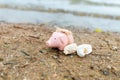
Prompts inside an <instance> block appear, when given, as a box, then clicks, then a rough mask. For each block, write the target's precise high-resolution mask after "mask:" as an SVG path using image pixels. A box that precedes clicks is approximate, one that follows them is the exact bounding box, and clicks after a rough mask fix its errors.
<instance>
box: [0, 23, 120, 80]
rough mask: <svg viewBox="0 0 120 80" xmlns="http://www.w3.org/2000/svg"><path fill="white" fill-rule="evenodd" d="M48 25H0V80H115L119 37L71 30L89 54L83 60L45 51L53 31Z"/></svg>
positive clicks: (119, 60) (119, 67)
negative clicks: (90, 47)
mask: <svg viewBox="0 0 120 80" xmlns="http://www.w3.org/2000/svg"><path fill="white" fill-rule="evenodd" d="M50 27H51V26H50V25H48V24H41V25H33V24H10V23H0V80H119V79H120V53H119V52H120V33H113V32H101V33H97V32H94V31H92V30H89V29H77V28H72V27H71V28H70V27H66V28H67V29H69V30H72V32H73V35H74V37H75V42H76V43H77V44H83V43H88V44H91V45H92V46H93V52H92V53H91V54H90V55H87V56H86V57H84V58H80V57H79V56H77V55H76V54H72V55H67V56H66V55H64V54H63V52H62V51H59V50H57V49H51V48H48V47H46V45H45V41H46V40H48V38H49V37H50V35H51V34H52V32H53V31H55V28H50Z"/></svg>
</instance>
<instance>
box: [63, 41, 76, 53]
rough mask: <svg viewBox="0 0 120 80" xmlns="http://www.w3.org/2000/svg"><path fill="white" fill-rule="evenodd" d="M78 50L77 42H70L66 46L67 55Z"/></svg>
mask: <svg viewBox="0 0 120 80" xmlns="http://www.w3.org/2000/svg"><path fill="white" fill-rule="evenodd" d="M76 51H77V44H76V43H72V44H69V45H67V46H66V47H65V48H64V53H65V55H67V54H72V53H74V52H76Z"/></svg>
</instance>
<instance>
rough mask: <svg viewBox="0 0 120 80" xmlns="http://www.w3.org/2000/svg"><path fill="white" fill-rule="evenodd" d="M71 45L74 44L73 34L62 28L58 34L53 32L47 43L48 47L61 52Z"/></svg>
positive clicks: (58, 30)
mask: <svg viewBox="0 0 120 80" xmlns="http://www.w3.org/2000/svg"><path fill="white" fill-rule="evenodd" d="M71 43H74V38H73V35H72V33H71V32H70V31H68V30H66V29H61V28H58V29H57V30H56V32H53V34H52V36H51V37H50V38H49V40H48V41H46V45H47V46H48V47H51V48H58V49H59V50H64V47H65V46H67V45H68V44H71Z"/></svg>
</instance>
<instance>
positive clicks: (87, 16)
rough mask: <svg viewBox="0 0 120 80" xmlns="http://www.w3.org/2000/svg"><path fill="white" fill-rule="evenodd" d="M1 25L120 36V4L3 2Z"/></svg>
mask: <svg viewBox="0 0 120 80" xmlns="http://www.w3.org/2000/svg"><path fill="white" fill-rule="evenodd" d="M0 21H4V22H10V23H35V24H36V23H37V24H40V23H50V24H56V25H60V26H75V27H87V28H90V29H95V28H100V29H102V30H104V31H114V32H120V0H0Z"/></svg>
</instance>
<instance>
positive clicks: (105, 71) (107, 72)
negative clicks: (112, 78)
mask: <svg viewBox="0 0 120 80" xmlns="http://www.w3.org/2000/svg"><path fill="white" fill-rule="evenodd" d="M100 71H102V74H103V75H105V76H108V75H109V71H108V70H100Z"/></svg>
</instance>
